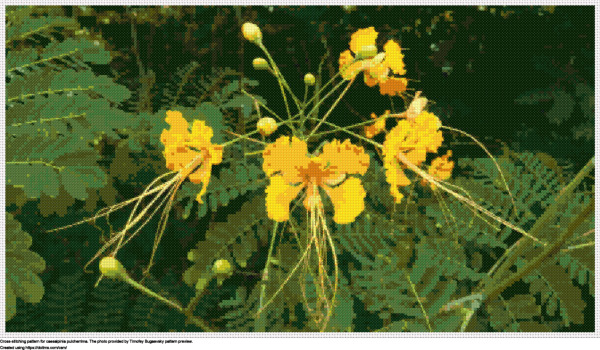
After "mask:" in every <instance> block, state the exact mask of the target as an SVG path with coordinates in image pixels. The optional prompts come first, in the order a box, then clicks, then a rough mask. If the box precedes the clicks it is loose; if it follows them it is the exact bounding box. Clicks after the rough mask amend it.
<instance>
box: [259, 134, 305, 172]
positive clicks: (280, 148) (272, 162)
mask: <svg viewBox="0 0 600 350" xmlns="http://www.w3.org/2000/svg"><path fill="white" fill-rule="evenodd" d="M307 153H308V146H307V145H306V142H304V141H302V140H300V139H299V138H297V137H292V138H291V139H290V138H289V137H288V136H282V137H280V138H278V139H277V140H275V142H273V143H271V144H269V145H268V146H267V147H266V148H265V150H264V151H263V170H264V172H265V174H267V176H272V175H273V174H275V173H278V172H281V175H282V176H283V177H284V178H285V180H286V181H287V182H288V183H298V182H302V180H303V179H302V178H301V177H300V173H299V169H303V168H306V166H307V165H308V162H309V158H308V156H307Z"/></svg>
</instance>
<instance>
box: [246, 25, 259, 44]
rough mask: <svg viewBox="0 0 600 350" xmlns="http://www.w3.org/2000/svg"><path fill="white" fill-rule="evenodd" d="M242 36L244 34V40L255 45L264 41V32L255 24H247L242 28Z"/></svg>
mask: <svg viewBox="0 0 600 350" xmlns="http://www.w3.org/2000/svg"><path fill="white" fill-rule="evenodd" d="M242 34H244V38H246V40H248V41H251V42H253V43H255V44H258V43H260V41H261V40H262V32H261V31H260V28H258V26H257V25H256V24H254V23H250V22H246V23H244V25H243V26H242Z"/></svg>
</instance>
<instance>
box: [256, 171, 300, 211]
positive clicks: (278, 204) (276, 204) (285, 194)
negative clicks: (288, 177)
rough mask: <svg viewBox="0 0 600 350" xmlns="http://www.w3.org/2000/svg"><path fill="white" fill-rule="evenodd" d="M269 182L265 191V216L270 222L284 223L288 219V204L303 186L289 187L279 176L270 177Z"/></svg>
mask: <svg viewBox="0 0 600 350" xmlns="http://www.w3.org/2000/svg"><path fill="white" fill-rule="evenodd" d="M270 180H271V183H270V184H269V186H267V188H266V190H265V192H266V193H267V198H266V205H267V214H268V216H269V218H270V219H272V220H275V221H279V222H281V221H286V220H288V219H289V218H290V203H291V202H292V200H294V198H296V197H297V196H298V193H299V192H300V190H302V188H303V187H304V186H302V185H300V186H292V185H289V184H288V183H287V182H286V181H285V180H284V178H283V176H280V175H276V176H272V177H271V178H270Z"/></svg>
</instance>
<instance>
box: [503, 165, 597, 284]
mask: <svg viewBox="0 0 600 350" xmlns="http://www.w3.org/2000/svg"><path fill="white" fill-rule="evenodd" d="M594 159H595V157H592V159H590V161H589V162H588V163H587V164H586V165H585V166H584V167H583V168H582V169H581V171H579V173H578V174H577V175H576V176H575V178H574V179H573V181H571V182H570V183H569V184H568V185H567V186H565V187H564V188H563V189H562V190H561V191H560V193H559V195H558V197H556V199H555V201H554V203H552V205H550V207H549V208H548V209H546V211H544V214H542V216H541V217H540V218H539V219H538V220H537V221H536V222H535V224H534V225H533V227H532V228H531V230H530V231H529V232H530V233H531V234H533V235H537V233H538V232H540V231H541V230H542V228H544V227H545V225H546V224H547V223H548V222H549V221H550V220H551V219H553V218H556V216H557V215H559V213H558V207H559V206H560V205H562V204H563V202H564V201H565V200H566V198H567V197H568V196H570V195H571V193H572V192H573V191H574V190H575V188H577V186H579V184H580V183H581V181H583V179H584V178H585V177H586V176H587V174H588V173H589V172H590V171H592V169H593V168H594ZM527 246H528V245H527V244H526V242H524V241H523V238H521V239H519V240H518V241H517V242H516V243H515V248H514V249H512V254H511V250H507V251H506V252H505V255H507V258H506V261H505V262H504V263H503V264H502V265H500V266H499V267H498V269H497V270H496V273H495V274H494V277H493V278H494V279H496V278H502V276H503V275H504V274H505V273H506V272H507V271H508V269H509V268H510V267H512V266H513V264H514V262H515V261H516V260H517V258H518V257H519V256H520V255H521V253H522V252H523V250H524V249H525V248H526V247H527ZM502 258H504V257H501V259H502Z"/></svg>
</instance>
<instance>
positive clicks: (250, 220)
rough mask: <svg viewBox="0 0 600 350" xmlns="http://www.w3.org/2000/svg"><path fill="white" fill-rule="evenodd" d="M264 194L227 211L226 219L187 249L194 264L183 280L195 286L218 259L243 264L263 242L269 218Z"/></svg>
mask: <svg viewBox="0 0 600 350" xmlns="http://www.w3.org/2000/svg"><path fill="white" fill-rule="evenodd" d="M264 198H265V197H264V196H260V195H256V196H251V197H250V198H248V199H247V201H246V202H245V203H244V204H242V207H241V208H240V209H239V210H238V211H237V212H236V213H233V214H229V215H227V218H226V219H225V221H222V222H215V223H214V224H213V225H212V227H210V228H209V229H208V231H207V232H206V236H205V240H202V241H199V242H198V244H197V246H196V249H193V250H191V251H190V252H189V253H188V259H189V260H191V261H192V262H193V263H194V264H193V265H192V266H191V267H190V268H189V269H187V270H186V271H185V273H184V274H183V280H184V281H185V283H186V284H188V285H189V286H195V285H196V282H197V281H198V279H199V278H207V277H206V276H207V273H208V272H209V271H210V269H211V268H212V263H213V262H214V261H215V260H217V259H231V258H233V261H234V262H235V263H236V264H237V265H238V266H241V267H242V268H244V267H246V266H247V264H248V260H249V259H250V257H252V256H253V255H254V254H256V253H258V250H259V248H260V247H261V246H264V245H266V241H267V235H268V232H269V231H270V226H271V224H270V220H268V219H267V217H266V212H265V209H264Z"/></svg>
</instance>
